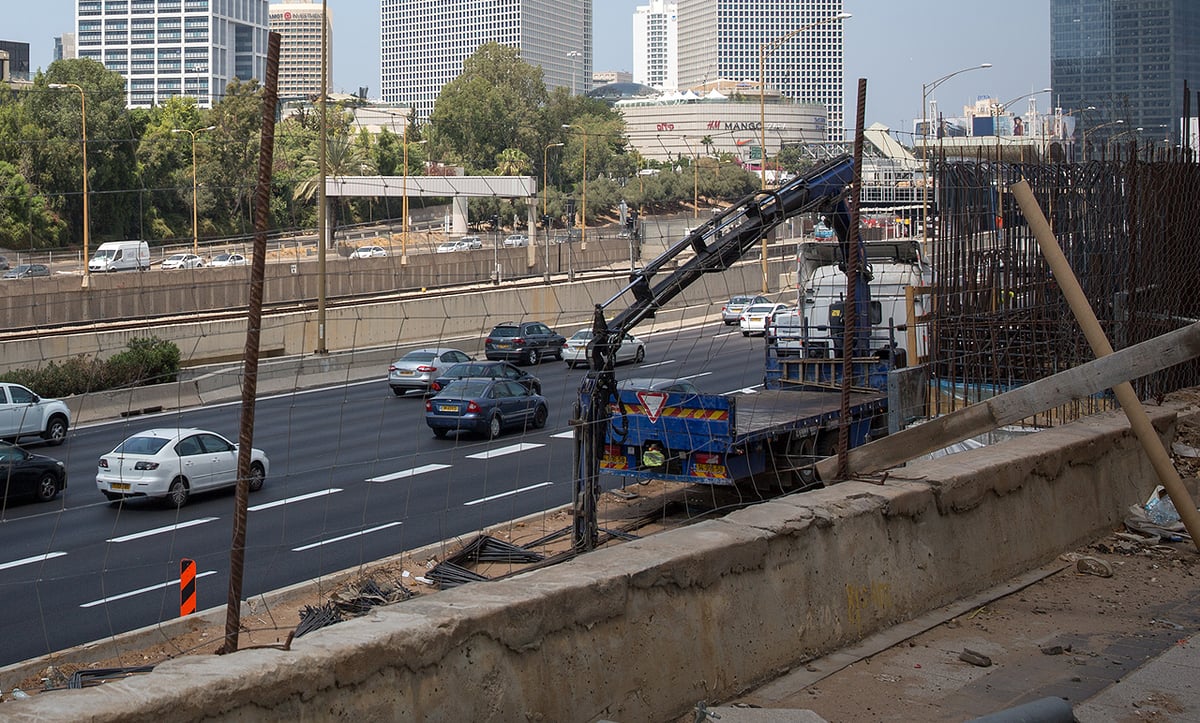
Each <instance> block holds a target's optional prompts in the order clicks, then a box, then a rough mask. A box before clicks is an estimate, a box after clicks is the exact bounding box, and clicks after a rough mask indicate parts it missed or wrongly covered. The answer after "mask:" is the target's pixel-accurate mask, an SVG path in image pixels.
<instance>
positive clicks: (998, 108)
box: [992, 88, 1050, 163]
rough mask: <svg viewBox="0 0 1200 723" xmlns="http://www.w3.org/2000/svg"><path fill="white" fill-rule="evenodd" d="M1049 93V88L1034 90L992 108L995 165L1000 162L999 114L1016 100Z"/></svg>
mask: <svg viewBox="0 0 1200 723" xmlns="http://www.w3.org/2000/svg"><path fill="white" fill-rule="evenodd" d="M1049 92H1050V88H1042V89H1041V90H1034V91H1031V92H1029V93H1026V94H1025V95H1018V96H1017V97H1016V98H1013V99H1012V100H1009V101H1005V102H1004V103H997V104H996V105H995V106H994V108H995V111H996V120H995V121H994V123H993V126H992V132H993V133H995V134H996V162H997V163H999V161H1000V114H1001V113H1003V112H1004V111H1005V110H1007V109H1008V107H1009V106H1010V105H1012V104H1013V103H1016V102H1017V101H1018V100H1021V99H1022V98H1029V97H1030V96H1034V95H1037V94H1038V93H1049Z"/></svg>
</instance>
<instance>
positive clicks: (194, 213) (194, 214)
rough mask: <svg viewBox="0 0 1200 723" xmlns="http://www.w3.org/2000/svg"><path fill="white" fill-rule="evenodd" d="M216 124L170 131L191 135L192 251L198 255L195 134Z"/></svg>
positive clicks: (198, 216)
mask: <svg viewBox="0 0 1200 723" xmlns="http://www.w3.org/2000/svg"><path fill="white" fill-rule="evenodd" d="M216 128H217V127H216V126H208V127H207V128H198V129H196V130H192V129H191V128H172V129H171V132H172V133H187V134H188V135H189V136H191V137H192V253H194V254H196V255H197V256H199V255H200V224H199V220H200V215H199V212H198V211H197V210H196V209H197V204H196V134H198V133H203V132H205V131H211V130H216Z"/></svg>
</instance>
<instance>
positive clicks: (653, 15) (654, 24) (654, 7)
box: [633, 0, 679, 90]
mask: <svg viewBox="0 0 1200 723" xmlns="http://www.w3.org/2000/svg"><path fill="white" fill-rule="evenodd" d="M677 15H678V10H677V6H676V3H674V2H668V0H650V4H649V5H639V6H638V7H637V9H636V10H634V11H633V82H635V83H641V84H642V85H648V86H650V87H651V88H657V89H659V90H675V89H677V88H678V87H679V73H678V63H677V62H676V58H677V57H678V52H677V46H676V39H677V38H678V37H679V36H678V35H677V34H676V32H675V28H676V19H677Z"/></svg>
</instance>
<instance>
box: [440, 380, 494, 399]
mask: <svg viewBox="0 0 1200 723" xmlns="http://www.w3.org/2000/svg"><path fill="white" fill-rule="evenodd" d="M490 384H491V382H490V381H488V380H487V379H456V380H454V381H452V382H450V383H449V384H447V385H446V388H445V389H443V390H442V392H441V394H439V395H438V396H439V397H461V398H463V399H476V398H479V397H482V396H484V395H485V394H487V389H488V385H490Z"/></svg>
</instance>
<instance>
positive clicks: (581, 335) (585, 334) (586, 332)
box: [571, 329, 592, 341]
mask: <svg viewBox="0 0 1200 723" xmlns="http://www.w3.org/2000/svg"><path fill="white" fill-rule="evenodd" d="M591 338H592V330H591V329H580V330H579V331H577V332H575V333H574V334H572V335H571V339H572V341H587V340H588V339H591Z"/></svg>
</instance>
